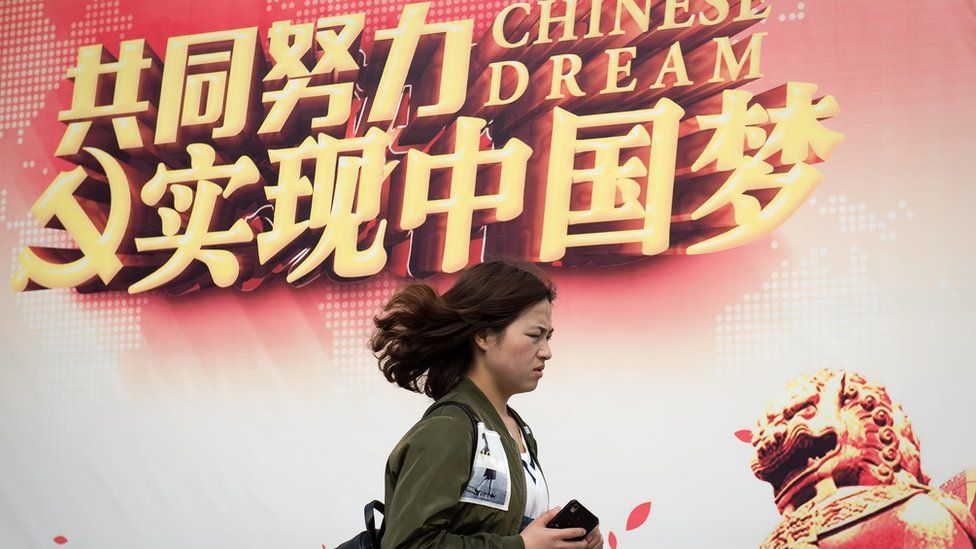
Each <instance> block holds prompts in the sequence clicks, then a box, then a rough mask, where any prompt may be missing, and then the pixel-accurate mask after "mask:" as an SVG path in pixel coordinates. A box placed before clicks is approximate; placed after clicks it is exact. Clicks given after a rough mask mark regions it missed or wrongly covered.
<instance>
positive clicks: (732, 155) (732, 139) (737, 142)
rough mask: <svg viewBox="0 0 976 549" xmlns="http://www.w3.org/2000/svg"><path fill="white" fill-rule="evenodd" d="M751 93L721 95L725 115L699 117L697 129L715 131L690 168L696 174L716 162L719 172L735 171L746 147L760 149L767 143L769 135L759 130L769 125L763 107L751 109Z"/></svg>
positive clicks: (753, 106)
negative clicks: (764, 125) (764, 142)
mask: <svg viewBox="0 0 976 549" xmlns="http://www.w3.org/2000/svg"><path fill="white" fill-rule="evenodd" d="M751 99H752V93H750V92H747V91H743V90H725V91H724V92H722V114H710V115H703V116H698V117H697V120H698V127H700V128H701V129H702V130H715V132H714V133H713V134H712V138H711V139H710V140H709V141H708V145H706V146H705V150H703V151H702V153H701V155H700V156H699V157H698V159H697V160H695V163H694V164H692V165H691V171H693V172H697V171H698V170H700V169H702V168H704V167H705V166H707V165H708V164H710V163H712V162H715V170H716V171H728V170H734V169H735V168H736V167H737V166H738V165H739V162H741V161H742V159H743V158H744V157H745V151H746V147H747V146H748V148H749V149H758V148H759V147H760V146H762V144H763V141H765V139H766V131H765V130H764V129H762V128H758V127H756V126H761V125H763V124H766V123H767V122H769V115H768V114H767V113H766V109H764V108H763V107H762V105H759V104H755V105H752V106H751V107H750V106H749V101H750V100H751Z"/></svg>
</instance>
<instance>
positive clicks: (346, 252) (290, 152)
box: [257, 128, 398, 282]
mask: <svg viewBox="0 0 976 549" xmlns="http://www.w3.org/2000/svg"><path fill="white" fill-rule="evenodd" d="M389 144H390V138H389V136H388V135H387V134H386V133H385V132H383V131H382V130H380V129H379V128H371V129H370V130H369V131H367V132H366V135H364V136H363V137H358V138H350V139H335V138H333V137H330V136H328V135H326V134H319V136H318V140H317V141H316V140H315V139H313V138H312V137H309V138H308V139H306V140H305V142H303V143H302V144H301V145H299V146H298V147H294V148H291V149H280V150H271V151H268V156H269V158H270V159H271V162H272V163H277V164H278V165H279V166H280V168H279V170H278V184H277V185H275V186H273V187H267V188H266V189H265V192H266V194H267V197H268V199H269V200H272V201H274V206H275V211H274V219H273V220H272V229H271V230H270V231H267V232H263V233H261V234H259V235H258V238H257V240H258V259H259V261H260V262H261V263H262V264H264V263H267V262H268V261H269V260H271V259H272V258H273V257H274V256H275V255H277V254H278V253H279V252H281V251H282V250H283V249H284V248H285V247H286V246H288V245H289V244H290V243H292V242H293V241H294V240H295V239H296V238H298V237H299V236H300V235H301V234H302V233H304V232H305V231H306V230H309V229H311V230H321V234H320V235H319V237H318V242H317V243H316V244H315V246H314V248H312V250H311V251H309V253H308V255H306V256H305V257H304V259H302V261H301V263H299V264H298V265H297V266H295V267H294V268H293V269H292V270H291V271H290V272H289V273H288V276H287V278H286V280H288V282H295V281H296V280H299V279H300V278H302V277H304V276H306V275H308V274H309V273H311V272H312V271H313V270H315V269H316V268H318V267H319V266H320V265H321V264H322V263H323V262H324V261H325V260H326V259H327V258H328V257H329V256H330V255H332V256H333V265H332V270H333V271H334V272H335V273H336V274H337V275H339V276H341V277H345V278H354V277H360V276H369V275H372V274H376V273H378V272H379V271H380V270H381V269H382V268H383V266H384V265H385V264H386V249H385V248H384V247H383V239H384V235H385V233H386V220H385V219H384V220H380V221H379V224H378V225H377V228H376V236H375V238H374V239H373V243H372V244H371V245H370V246H369V247H368V248H367V249H365V250H359V248H358V246H357V245H358V243H359V241H360V227H361V225H362V224H363V223H366V222H369V221H373V220H375V219H376V217H377V216H378V215H379V212H380V199H381V197H382V191H383V183H384V181H386V179H387V178H388V177H389V176H390V173H391V172H392V171H393V169H394V168H395V167H396V165H397V164H398V162H386V149H387V147H388V146H389ZM355 152H360V153H361V155H360V156H354V155H352V154H350V153H355ZM306 160H314V162H315V168H314V175H313V181H312V182H309V180H308V177H306V176H304V175H302V163H303V162H304V161H306ZM308 196H311V197H312V204H311V211H310V213H309V219H308V220H306V221H297V219H296V217H297V212H298V204H299V200H300V199H302V198H305V197H308Z"/></svg>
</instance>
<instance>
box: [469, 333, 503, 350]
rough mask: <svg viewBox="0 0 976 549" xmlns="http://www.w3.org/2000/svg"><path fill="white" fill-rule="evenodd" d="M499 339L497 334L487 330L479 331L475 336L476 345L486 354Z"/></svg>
mask: <svg viewBox="0 0 976 549" xmlns="http://www.w3.org/2000/svg"><path fill="white" fill-rule="evenodd" d="M497 337H498V334H497V333H495V332H494V331H493V330H489V329H488V328H485V329H484V330H479V331H478V332H476V333H475V334H474V344H475V346H477V347H478V349H480V350H481V351H482V352H485V351H487V350H488V347H489V346H491V345H494V343H495V339H496V338H497Z"/></svg>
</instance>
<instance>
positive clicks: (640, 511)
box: [627, 501, 651, 532]
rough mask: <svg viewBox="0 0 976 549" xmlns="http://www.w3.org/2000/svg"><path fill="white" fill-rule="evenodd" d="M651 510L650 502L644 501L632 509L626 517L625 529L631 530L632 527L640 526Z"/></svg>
mask: <svg viewBox="0 0 976 549" xmlns="http://www.w3.org/2000/svg"><path fill="white" fill-rule="evenodd" d="M650 512H651V502H649V501H645V502H644V503H641V504H640V505H638V506H637V507H634V510H633V511H631V512H630V516H629V517H627V531H628V532H629V531H630V530H633V529H634V528H638V527H640V526H641V525H642V524H644V521H645V520H647V515H649V514H650Z"/></svg>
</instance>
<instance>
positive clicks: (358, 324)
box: [318, 274, 398, 392]
mask: <svg viewBox="0 0 976 549" xmlns="http://www.w3.org/2000/svg"><path fill="white" fill-rule="evenodd" d="M397 282H398V281H397V279H396V278H395V277H394V276H393V275H390V274H380V275H377V276H376V277H375V278H372V279H369V280H367V281H365V282H361V283H358V284H332V285H331V286H330V287H329V288H328V290H327V291H326V294H325V300H324V301H322V302H320V303H319V304H318V308H319V311H321V312H322V315H323V316H324V317H325V327H326V329H327V330H328V331H329V333H330V334H331V335H332V338H331V339H332V360H331V364H332V365H333V367H334V368H335V370H336V372H338V385H339V387H341V388H342V389H343V390H346V391H350V392H360V391H366V390H369V389H371V388H372V387H375V384H373V383H371V382H373V381H375V380H376V376H377V375H379V374H378V373H377V369H376V358H375V357H374V356H373V354H372V353H371V352H370V351H369V349H368V347H367V341H368V340H369V336H370V334H371V333H372V331H373V317H374V316H376V314H377V313H379V311H380V310H381V309H382V308H383V305H385V304H386V302H387V301H389V300H390V298H391V297H392V296H393V293H394V292H395V291H396V285H397Z"/></svg>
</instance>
